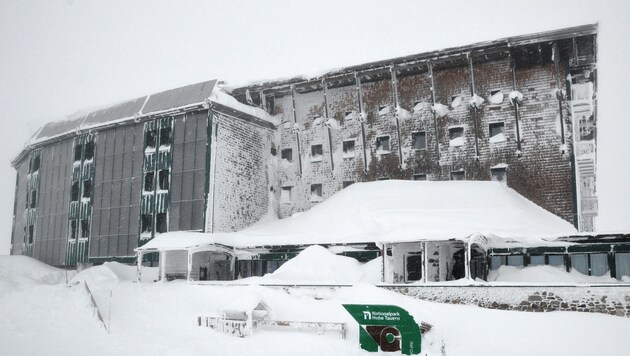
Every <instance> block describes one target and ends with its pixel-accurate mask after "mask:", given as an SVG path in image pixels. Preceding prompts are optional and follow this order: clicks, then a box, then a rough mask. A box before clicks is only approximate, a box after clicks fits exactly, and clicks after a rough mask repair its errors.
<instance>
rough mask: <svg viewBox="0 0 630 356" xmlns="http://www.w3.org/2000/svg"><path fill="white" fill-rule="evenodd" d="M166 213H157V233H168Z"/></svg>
mask: <svg viewBox="0 0 630 356" xmlns="http://www.w3.org/2000/svg"><path fill="white" fill-rule="evenodd" d="M166 220H167V217H166V213H157V214H156V216H155V232H157V233H162V232H166V231H167V226H166V225H167V221H166Z"/></svg>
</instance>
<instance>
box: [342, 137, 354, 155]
mask: <svg viewBox="0 0 630 356" xmlns="http://www.w3.org/2000/svg"><path fill="white" fill-rule="evenodd" d="M343 157H344V158H352V157H354V140H348V141H343Z"/></svg>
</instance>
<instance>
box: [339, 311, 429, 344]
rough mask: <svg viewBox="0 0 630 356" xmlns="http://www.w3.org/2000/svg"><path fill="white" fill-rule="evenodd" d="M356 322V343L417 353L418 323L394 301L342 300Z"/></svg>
mask: <svg viewBox="0 0 630 356" xmlns="http://www.w3.org/2000/svg"><path fill="white" fill-rule="evenodd" d="M343 307H344V308H346V310H347V311H348V313H350V315H352V317H353V318H354V320H356V321H357V322H358V323H359V343H360V344H361V348H362V349H363V350H366V351H370V352H378V351H379V349H380V350H381V351H385V352H392V351H402V353H403V354H404V355H417V354H419V353H420V341H421V337H420V327H419V326H418V323H416V321H415V320H414V319H413V317H412V316H411V315H409V313H408V312H407V311H406V310H405V309H403V308H401V307H397V306H395V305H363V304H344V305H343Z"/></svg>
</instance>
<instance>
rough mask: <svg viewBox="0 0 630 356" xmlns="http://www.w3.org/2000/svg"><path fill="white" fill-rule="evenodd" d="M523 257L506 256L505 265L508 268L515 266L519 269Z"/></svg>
mask: <svg viewBox="0 0 630 356" xmlns="http://www.w3.org/2000/svg"><path fill="white" fill-rule="evenodd" d="M523 262H524V261H523V255H510V256H507V264H508V266H516V267H520V266H523V265H524V263H523Z"/></svg>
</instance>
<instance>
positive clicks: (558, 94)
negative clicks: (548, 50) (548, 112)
mask: <svg viewBox="0 0 630 356" xmlns="http://www.w3.org/2000/svg"><path fill="white" fill-rule="evenodd" d="M552 51H553V62H554V64H555V66H556V88H557V90H558V91H557V92H556V98H557V99H558V111H559V112H560V134H561V139H562V146H563V147H562V150H563V153H565V152H564V149H565V148H564V145H565V144H566V143H565V138H564V119H563V115H562V101H563V100H564V97H563V95H562V85H561V84H560V83H561V81H560V51H559V50H558V44H557V43H555V42H554V44H553V49H552Z"/></svg>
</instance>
